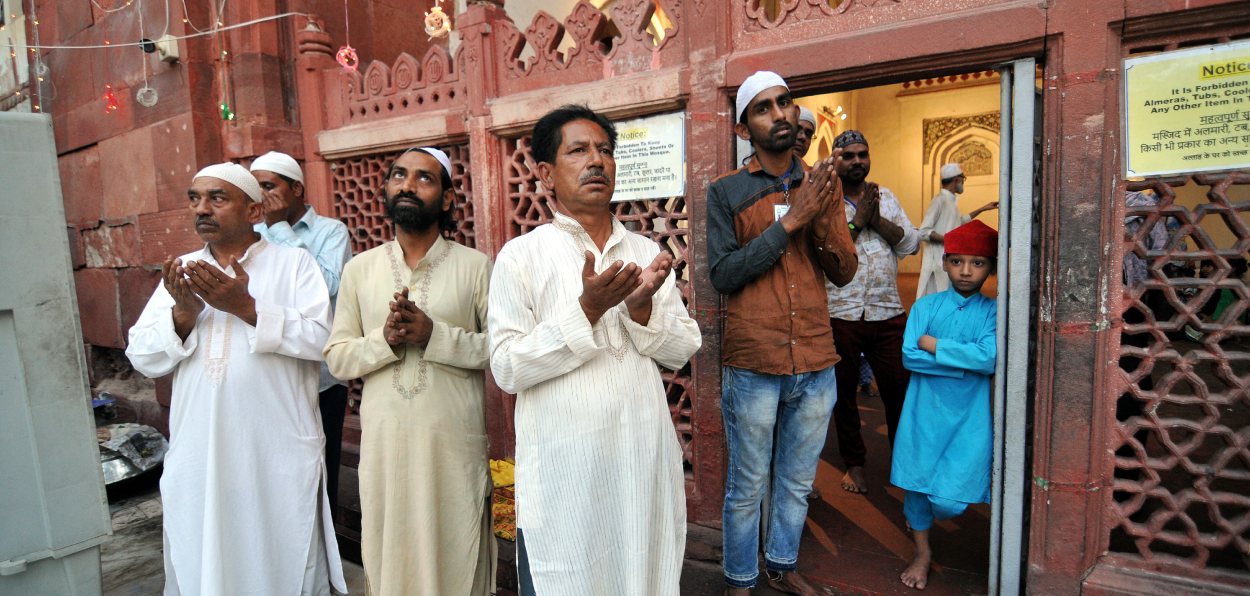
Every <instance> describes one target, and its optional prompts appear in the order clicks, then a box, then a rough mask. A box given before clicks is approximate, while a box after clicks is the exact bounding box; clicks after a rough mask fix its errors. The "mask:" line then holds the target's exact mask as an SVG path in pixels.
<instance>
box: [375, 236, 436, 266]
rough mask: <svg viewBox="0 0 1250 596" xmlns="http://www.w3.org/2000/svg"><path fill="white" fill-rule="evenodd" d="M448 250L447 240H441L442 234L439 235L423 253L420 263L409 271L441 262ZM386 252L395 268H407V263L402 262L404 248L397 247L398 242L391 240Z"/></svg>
mask: <svg viewBox="0 0 1250 596" xmlns="http://www.w3.org/2000/svg"><path fill="white" fill-rule="evenodd" d="M450 250H451V246H449V245H448V244H447V240H446V239H445V238H443V236H442V234H439V235H438V236H437V237H436V238H434V243H433V244H431V245H430V248H429V250H426V251H425V256H423V257H421V260H420V261H417V266H416V267H413V268H412V269H411V271H416V270H418V269H421V268H422V267H425V266H427V265H429V264H431V263H435V262H442V260H443V258H444V257H445V256H446V254H447V252H448V251H450ZM386 252H387V254H388V255H391V260H392V263H394V264H395V265H396V267H398V268H403V269H407V268H408V262H407V261H405V260H404V247H402V246H400V245H399V240H391V241H390V242H388V243H387V248H386Z"/></svg>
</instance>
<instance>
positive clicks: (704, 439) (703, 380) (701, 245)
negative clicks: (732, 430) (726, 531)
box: [681, 0, 741, 524]
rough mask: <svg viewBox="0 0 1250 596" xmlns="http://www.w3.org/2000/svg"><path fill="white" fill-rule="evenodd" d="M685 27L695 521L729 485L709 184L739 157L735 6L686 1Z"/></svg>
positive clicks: (706, 518) (713, 508) (712, 520)
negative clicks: (694, 336) (729, 66)
mask: <svg viewBox="0 0 1250 596" xmlns="http://www.w3.org/2000/svg"><path fill="white" fill-rule="evenodd" d="M682 10H683V11H684V13H683V14H682V15H681V18H682V27H683V28H684V29H685V30H684V31H683V32H682V34H683V35H684V36H685V38H686V40H685V41H686V50H687V51H688V52H689V54H688V56H689V58H688V64H689V65H690V66H689V68H690V77H689V81H690V83H689V84H690V89H689V98H690V100H689V103H688V104H687V106H686V111H687V114H688V116H689V129H688V130H687V134H688V140H687V142H686V147H687V150H686V164H687V166H686V167H687V185H686V196H687V200H688V201H689V203H688V205H689V210H690V230H691V238H690V245H691V249H692V251H693V262H692V263H691V266H690V267H691V270H692V271H693V272H694V278H693V280H692V283H693V284H694V295H693V298H692V299H691V301H690V315H691V316H692V317H693V318H694V319H695V320H696V321H698V322H699V328H700V329H702V330H703V348H702V349H700V350H699V351H698V352H697V353H696V354H695V355H694V362H693V370H692V372H693V375H694V381H695V387H696V388H697V389H696V394H695V396H694V398H693V403H692V404H691V418H692V425H693V428H694V446H693V449H694V450H695V453H694V461H695V466H696V469H695V470H694V477H695V490H694V493H693V494H691V495H690V500H691V501H694V503H693V507H692V508H691V515H690V521H692V522H695V523H702V524H716V523H719V522H720V519H721V506H722V503H723V501H724V497H725V491H724V484H725V472H724V468H725V465H724V464H725V450H724V447H723V442H722V439H721V437H722V436H723V430H722V421H721V413H720V392H721V382H720V347H721V346H720V342H721V335H720V294H719V293H718V292H717V291H716V289H715V288H713V287H712V280H711V277H710V276H709V273H708V266H707V265H708V257H707V204H706V198H707V188H708V185H709V184H710V183H711V181H712V180H714V179H715V178H716V177H717V176H719V175H721V174H723V173H724V172H725V171H727V170H729V169H730V168H731V167H732V166H733V165H734V163H733V161H734V156H733V149H734V144H733V142H731V140H730V139H731V138H732V131H733V115H732V113H731V104H730V101H729V98H728V96H727V95H726V93H725V87H726V86H731V87H732V86H736V85H737V84H738V83H740V82H741V81H726V80H725V60H724V58H723V57H724V56H726V55H728V54H729V52H730V51H731V49H732V43H731V40H732V37H731V35H730V29H729V25H730V20H729V19H730V17H729V11H726V10H723V7H722V6H721V5H720V4H719V3H715V2H708V1H706V0H704V1H696V2H688V3H686V4H685V6H683V7H682Z"/></svg>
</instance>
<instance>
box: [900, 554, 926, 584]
mask: <svg viewBox="0 0 1250 596" xmlns="http://www.w3.org/2000/svg"><path fill="white" fill-rule="evenodd" d="M898 577H899V579H901V580H903V585H905V586H907V587H909V588H915V589H917V590H923V589H924V587H925V585H926V584H928V583H929V555H927V554H924V555H921V554H917V555H916V558H915V559H912V562H911V565H908V566H907V569H904V570H903V573H901V574H899V576H898Z"/></svg>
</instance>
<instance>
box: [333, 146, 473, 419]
mask: <svg viewBox="0 0 1250 596" xmlns="http://www.w3.org/2000/svg"><path fill="white" fill-rule="evenodd" d="M440 148H441V149H443V150H444V151H446V152H447V156H448V157H449V158H451V183H452V186H453V187H454V188H455V189H456V207H455V210H456V224H457V227H456V231H455V232H453V233H445V234H444V236H445V237H447V238H448V239H450V240H454V241H456V242H459V243H460V244H463V245H465V246H467V247H469V248H477V235H476V230H475V229H474V224H475V217H474V207H473V177H472V175H471V174H470V172H469V167H468V166H469V146H468V145H453V146H450V147H440ZM400 153H401V152H400V151H392V152H388V153H375V154H373V155H364V156H360V157H349V158H346V159H342V160H339V161H334V162H331V163H330V175H331V178H332V180H333V191H334V217H336V218H338V219H339V220H340V221H342V222H343V223H344V224H347V231H348V233H349V234H350V235H351V239H352V254H353V255H358V254H360V253H362V252H364V251H366V250H369V249H370V248H373V247H375V246H379V245H381V244H383V243H385V242H388V241H390V240H391V239H393V238H394V237H395V232H394V229H393V228H392V227H391V223H390V221H389V220H388V219H386V208H385V207H384V206H383V205H382V199H381V190H382V179H383V178H384V177H385V176H386V168H387V167H388V166H390V164H391V162H392V161H394V160H395V158H396V157H398V156H399V154H400ZM349 390H350V392H351V398H352V400H353V401H352V403H353V404H354V405H353V406H352V408H351V412H350V413H351V414H359V413H360V410H359V407H360V382H359V380H357V381H352V382H351V383H350V385H349Z"/></svg>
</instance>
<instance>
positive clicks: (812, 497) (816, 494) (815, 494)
mask: <svg viewBox="0 0 1250 596" xmlns="http://www.w3.org/2000/svg"><path fill="white" fill-rule="evenodd" d="M807 500H808V501H819V500H820V489H819V488H816V487H814V486H813V487H812V492H810V493H807Z"/></svg>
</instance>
